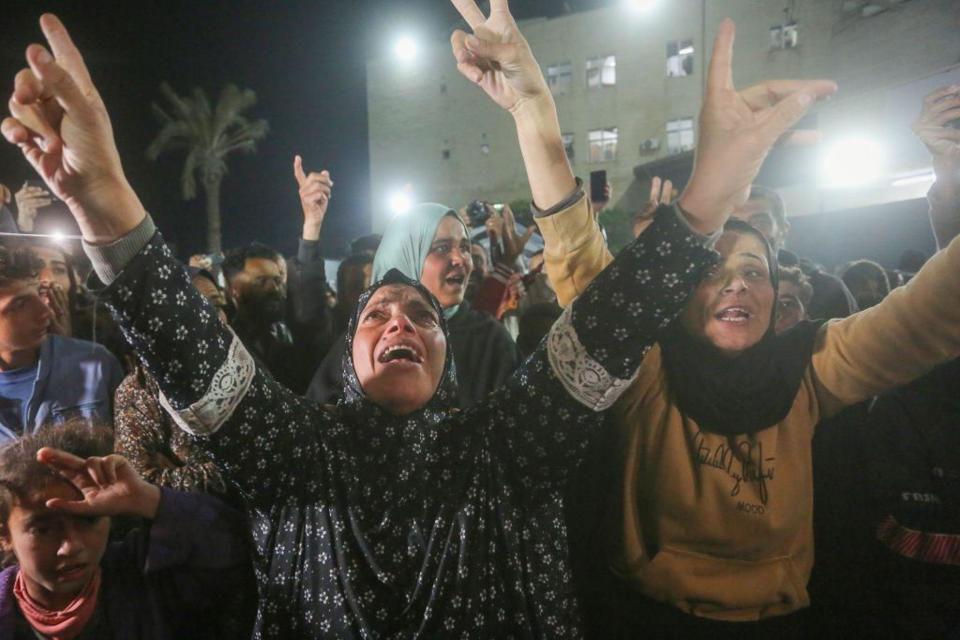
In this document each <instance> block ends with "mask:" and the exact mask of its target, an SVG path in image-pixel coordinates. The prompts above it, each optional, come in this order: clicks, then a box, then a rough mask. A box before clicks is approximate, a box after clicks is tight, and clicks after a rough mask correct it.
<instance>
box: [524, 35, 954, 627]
mask: <svg viewBox="0 0 960 640" xmlns="http://www.w3.org/2000/svg"><path fill="white" fill-rule="evenodd" d="M732 39H733V37H732V29H731V27H730V26H729V25H721V27H720V32H719V34H718V39H717V49H719V53H720V54H721V55H718V50H717V49H715V51H714V57H713V60H714V61H716V60H718V59H719V60H721V62H720V63H715V64H713V65H712V66H711V70H710V77H709V79H708V82H707V84H708V86H709V87H713V89H711V90H710V91H708V97H707V100H706V102H705V104H704V108H703V112H702V113H701V116H700V122H701V128H700V131H699V133H700V141H699V144H698V149H697V157H696V161H695V167H694V176H693V178H692V179H691V183H690V185H688V188H687V190H686V191H685V192H684V195H683V196H681V198H680V200H679V202H678V205H677V206H679V207H681V208H683V209H696V208H698V207H699V206H700V205H699V204H698V199H699V194H698V190H699V189H700V184H699V177H698V176H700V175H703V173H702V172H703V171H704V167H705V166H706V163H707V162H708V160H712V159H715V158H716V157H717V153H718V152H717V149H718V147H719V146H720V145H717V143H716V138H717V137H718V136H719V135H721V134H722V132H724V131H732V132H737V131H741V136H742V138H741V139H746V132H745V131H743V129H744V125H743V124H741V123H742V121H743V120H742V119H743V118H744V117H745V116H744V115H743V114H745V113H747V111H746V109H747V108H748V107H749V108H753V106H752V105H754V104H761V105H762V104H764V103H766V102H767V100H769V98H770V96H771V95H777V94H779V93H784V92H786V91H787V90H788V89H789V88H790V86H791V85H790V84H785V83H780V84H777V83H771V84H770V85H769V86H766V87H764V88H763V91H759V92H758V91H756V90H752V89H747V90H746V91H744V92H742V93H740V94H736V93H734V92H733V90H732V85H729V84H728V80H724V79H723V78H727V79H729V67H728V63H729V59H730V57H729V54H730V51H729V50H728V49H729V48H731V47H732ZM721 44H723V45H724V46H723V47H721V46H720V45H721ZM724 59H725V60H724ZM718 87H719V88H718ZM724 87H725V88H724ZM728 92H729V93H728ZM732 96H737V100H733V98H732ZM735 107H736V108H741V107H742V108H741V110H740V112H737V111H736V110H735ZM768 113H769V112H768ZM760 160H762V156H761V157H760ZM759 166H760V162H759V161H757V162H756V163H755V164H754V165H753V167H754V172H753V173H754V175H755V171H756V169H758V168H759ZM711 169H712V177H713V178H715V179H719V178H721V177H723V176H724V175H729V174H727V173H726V172H725V171H724V169H723V167H719V166H717V165H716V164H713V165H712V166H711ZM746 177H748V178H750V179H751V180H752V177H753V176H752V175H748V176H746ZM728 183H729V184H732V185H734V186H736V185H743V186H744V187H747V186H748V185H749V183H750V180H728ZM733 191H736V189H734V190H733ZM739 193H740V196H739V197H741V198H742V197H744V196H745V194H746V191H743V190H741V191H740V192H739ZM730 202H733V203H735V202H736V199H734V200H732V201H730ZM538 222H539V224H540V227H541V229H542V231H543V235H544V240H545V246H546V248H545V255H546V256H547V260H546V265H547V270H548V272H549V277H550V280H551V282H552V283H553V284H554V286H555V288H556V290H557V293H558V298H559V300H560V302H561V304H563V305H566V304H569V303H570V301H571V300H572V299H574V298H575V296H576V295H577V294H579V293H580V292H581V291H583V290H584V288H585V287H588V286H589V283H590V282H591V280H592V277H593V275H595V274H597V273H600V272H601V269H603V268H604V267H605V266H606V265H607V264H608V263H609V262H610V260H611V259H612V258H611V256H610V254H609V252H608V251H607V249H606V247H605V246H604V242H603V239H602V237H601V235H600V232H599V230H598V229H597V228H596V225H593V224H592V222H591V220H590V218H589V215H588V214H586V213H582V212H577V213H573V212H572V211H564V212H560V213H557V214H555V215H549V212H548V215H547V216H546V217H542V218H541V219H540V220H539V221H538ZM715 248H716V250H717V251H718V252H719V254H720V261H719V262H718V263H717V264H716V265H715V266H714V267H713V268H712V269H711V270H709V271H708V272H707V273H706V274H705V276H704V277H703V278H702V279H701V280H700V282H699V283H698V285H697V287H696V289H695V290H694V292H693V295H692V296H691V298H690V299H689V301H688V303H687V305H686V307H685V309H684V311H683V312H682V313H681V314H680V316H679V317H678V318H677V319H676V320H675V321H673V322H672V323H671V324H670V326H669V327H668V328H667V329H666V331H665V332H664V333H663V334H661V335H660V336H659V339H658V344H657V345H656V346H655V347H653V348H652V349H651V350H650V352H649V353H648V354H647V357H646V358H645V359H644V361H643V364H642V366H641V368H640V370H639V372H638V375H637V378H636V379H635V380H634V381H633V382H632V384H631V386H630V389H628V390H627V392H625V394H624V395H623V396H622V397H621V398H620V400H619V401H618V402H617V404H616V405H615V406H614V407H613V409H612V414H613V419H614V422H616V423H617V430H618V434H617V437H616V438H611V440H612V442H607V443H606V444H607V445H608V448H607V449H606V451H605V452H603V453H605V454H606V455H603V454H597V455H596V456H592V457H591V459H594V458H595V459H596V460H597V464H596V465H592V466H590V467H589V468H586V469H584V470H583V473H581V474H580V476H578V478H579V480H580V481H581V482H582V483H584V484H590V483H591V482H592V481H594V480H595V479H596V478H598V477H600V474H601V473H603V472H604V471H606V470H608V469H609V468H610V467H615V468H616V471H615V472H614V473H612V474H607V475H608V476H610V475H612V476H613V477H612V478H610V479H609V481H608V482H607V483H606V484H593V486H592V487H589V488H585V487H577V488H578V489H580V491H579V492H578V494H579V495H578V497H577V500H576V502H577V504H578V505H579V507H580V508H583V509H589V508H591V507H592V506H593V505H592V503H593V502H594V501H605V502H606V505H605V508H604V509H601V510H600V511H602V512H603V513H602V514H601V515H599V516H595V518H594V520H593V521H592V522H590V523H589V524H588V525H587V526H585V527H584V530H583V531H579V532H577V535H573V534H571V546H572V547H574V549H575V552H574V556H575V557H576V558H577V562H576V565H577V566H578V568H580V569H582V571H583V575H585V576H588V577H589V579H588V580H586V581H585V582H586V585H585V588H584V589H583V593H584V594H585V600H586V601H587V607H586V611H585V615H586V617H587V619H588V627H590V628H592V630H593V632H594V633H595V635H596V636H597V637H602V638H617V637H638V636H639V635H640V634H641V633H651V632H653V635H654V637H663V638H694V637H710V638H717V637H737V638H744V637H761V636H764V637H766V636H769V635H771V634H776V635H777V636H778V637H802V634H803V618H804V610H805V609H806V607H807V606H808V605H809V596H808V593H807V582H808V580H809V578H810V573H811V568H812V565H813V561H814V550H813V518H812V510H813V479H812V476H813V471H812V462H811V441H812V438H813V434H814V429H815V427H816V425H817V424H818V423H819V422H820V421H821V419H823V418H826V417H830V416H832V415H835V414H836V413H837V412H838V411H840V410H841V409H842V408H844V407H846V406H850V405H853V404H856V403H859V402H862V401H863V400H866V399H868V398H870V397H872V396H874V395H876V394H878V393H880V392H882V391H884V390H886V389H890V388H892V387H895V386H898V385H901V384H904V383H906V382H909V381H910V380H912V379H915V378H917V377H919V376H921V375H922V374H923V373H925V372H926V371H927V370H929V369H930V368H931V367H933V366H935V365H937V364H938V363H940V362H944V361H947V360H949V359H951V358H954V357H956V356H957V355H958V354H960V304H958V302H957V301H958V300H960V242H956V241H955V242H953V243H952V244H951V245H950V247H948V248H947V249H945V250H944V251H943V252H941V253H940V254H938V255H937V256H936V257H935V258H934V259H932V260H931V261H930V262H929V263H928V265H927V266H926V267H925V268H924V269H923V270H922V271H921V272H920V273H919V274H918V275H917V276H916V278H915V279H914V280H913V281H912V282H911V283H910V285H909V286H907V287H903V288H901V289H898V290H897V291H895V292H892V293H891V294H890V295H889V296H888V297H887V298H886V299H885V300H884V301H883V302H881V303H880V304H878V305H877V306H876V307H874V308H872V309H870V310H867V311H864V312H861V313H858V314H855V315H853V316H850V317H848V318H844V319H842V320H837V321H833V322H829V323H811V322H802V323H800V324H799V325H797V326H796V327H794V328H793V329H791V330H790V331H787V332H785V333H783V334H781V335H779V336H778V335H776V333H775V331H774V329H775V320H776V318H775V307H776V305H775V302H776V299H777V291H778V275H777V274H778V267H777V261H776V257H775V255H774V254H773V252H772V251H771V249H770V247H769V245H768V244H767V242H766V241H765V239H764V238H763V236H762V235H761V234H760V233H759V232H757V231H756V230H754V229H753V228H752V227H750V226H749V225H746V224H743V223H738V222H735V221H732V220H731V221H729V222H727V223H726V226H725V229H724V233H723V235H722V236H721V238H720V239H719V240H718V241H717V243H716V245H715ZM638 286H639V287H641V288H643V289H644V290H646V291H650V290H655V289H657V288H659V287H661V286H662V283H661V282H659V281H658V280H656V279H654V278H641V279H639V281H638ZM573 484H574V486H576V485H577V483H576V482H575V483H573ZM583 513H585V512H581V511H578V510H577V509H574V514H573V516H574V517H573V518H572V519H571V521H572V522H581V523H582V522H583V521H584V520H585V519H586V518H584V517H583ZM593 513H596V511H594V512H593ZM838 533H839V532H838ZM598 540H602V541H603V546H602V549H603V552H602V553H598V550H597V541H598ZM581 560H582V563H581V562H580V561H581Z"/></svg>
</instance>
